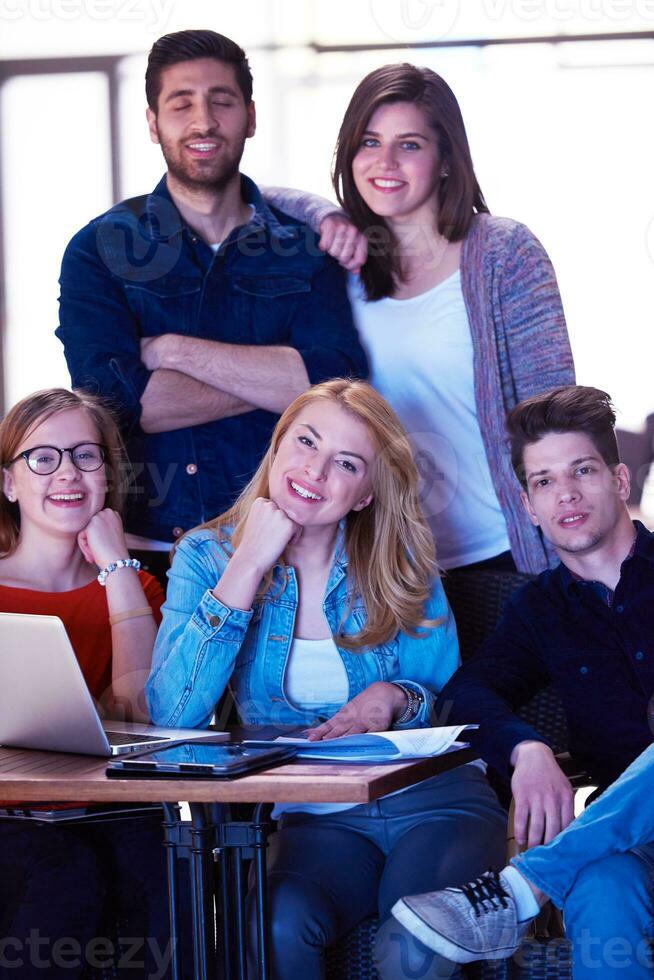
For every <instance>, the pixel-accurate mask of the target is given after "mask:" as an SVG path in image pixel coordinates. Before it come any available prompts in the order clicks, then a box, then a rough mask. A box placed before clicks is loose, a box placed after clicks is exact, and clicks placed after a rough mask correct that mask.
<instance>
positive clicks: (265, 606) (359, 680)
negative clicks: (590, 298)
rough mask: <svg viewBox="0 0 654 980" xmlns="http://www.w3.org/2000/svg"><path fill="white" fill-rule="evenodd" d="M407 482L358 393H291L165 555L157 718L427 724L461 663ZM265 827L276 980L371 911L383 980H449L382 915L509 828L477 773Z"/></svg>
mask: <svg viewBox="0 0 654 980" xmlns="http://www.w3.org/2000/svg"><path fill="white" fill-rule="evenodd" d="M416 488H417V474H416V469H415V466H414V464H413V460H412V458H411V449H410V446H409V443H408V440H407V438H406V434H405V433H404V431H403V430H402V427H401V425H400V424H399V422H398V420H397V417H396V415H395V414H394V413H393V411H392V409H390V408H389V406H388V405H387V404H386V402H385V401H384V400H383V398H381V396H380V395H379V394H378V393H377V392H375V391H374V389H373V388H371V387H370V385H367V384H365V383H364V382H358V381H347V380H335V381H328V382H325V383H323V384H320V385H316V386H315V387H313V388H310V389H309V390H308V391H307V392H305V393H304V394H302V395H300V396H299V398H296V400H295V401H294V402H293V403H292V404H291V405H290V406H289V407H288V408H287V410H286V411H285V412H284V414H283V415H282V417H281V419H280V420H279V422H278V423H277V426H276V427H275V431H274V432H273V436H272V443H271V446H270V448H269V450H268V452H267V453H266V455H265V456H264V459H263V461H262V463H261V465H260V467H259V469H258V470H257V472H256V474H255V475H254V477H253V478H252V481H251V482H250V484H249V485H248V486H247V487H246V488H245V490H244V491H243V493H242V494H241V497H240V498H239V499H238V500H237V501H236V503H235V504H234V506H233V507H232V508H231V509H230V510H229V511H228V512H227V513H226V514H223V515H222V516H221V517H218V518H216V520H214V521H211V522H209V523H208V524H206V525H204V526H203V527H200V528H198V529H196V530H195V531H192V532H190V533H189V534H187V535H186V536H185V537H184V538H183V539H182V540H181V542H180V543H179V544H178V546H177V550H176V553H175V558H174V560H173V564H172V568H171V570H170V572H169V584H168V592H167V598H166V603H165V605H164V607H163V623H162V626H161V630H160V632H159V636H158V637H157V643H156V646H155V652H154V657H153V670H152V675H151V677H150V680H149V681H148V685H147V694H148V703H149V705H150V710H151V713H152V717H153V720H154V721H155V722H157V723H162V724H167V725H179V726H183V725H191V726H206V725H207V724H208V722H209V720H210V718H211V716H212V714H213V712H214V709H215V706H216V703H217V702H218V701H219V699H220V698H221V697H222V695H223V693H224V691H225V689H226V688H227V687H228V686H229V688H230V690H231V692H232V694H233V696H234V699H235V702H236V706H237V709H238V712H239V717H240V720H241V721H242V722H243V723H244V724H247V725H268V724H280V725H306V726H308V725H312V724H313V725H316V726H317V727H315V728H314V730H313V732H312V733H311V735H310V737H311V738H313V739H321V738H332V737H335V736H338V735H344V734H349V733H354V732H365V731H384V730H387V729H390V728H393V727H397V728H418V727H421V726H425V725H429V724H430V720H429V719H430V708H431V704H432V702H433V700H434V698H435V696H436V694H437V693H438V691H440V689H441V688H442V686H443V684H444V683H445V681H446V680H447V678H448V677H449V676H450V675H451V674H452V673H453V671H454V670H455V669H456V667H457V665H458V663H459V657H458V644H457V638H456V627H455V625H454V622H453V619H452V614H451V612H450V610H449V608H448V605H447V600H446V599H445V595H444V592H443V588H442V585H441V583H440V581H439V579H438V576H437V575H436V573H435V564H434V547H433V541H432V537H431V534H430V533H429V529H428V527H427V525H426V523H425V521H424V518H423V516H422V514H421V511H420V507H419V504H418V499H417V493H416ZM324 719H327V720H324ZM273 816H274V817H275V818H276V819H278V821H279V823H278V828H279V829H278V832H277V833H276V834H274V835H273V836H272V838H271V842H270V846H269V849H268V854H269V858H268V872H269V889H270V906H269V910H270V911H269V915H270V923H271V932H272V963H273V976H274V978H275V980H300V978H301V980H319V978H321V977H323V976H324V949H325V946H327V945H329V944H330V943H331V942H333V941H334V940H335V939H337V938H338V937H339V936H341V935H343V934H344V933H345V932H347V931H348V930H349V929H351V928H352V927H353V926H354V925H356V923H357V922H359V921H360V920H361V919H363V918H365V917H366V916H368V915H371V914H374V913H378V914H379V916H380V919H381V922H382V927H381V928H380V933H379V941H378V943H377V948H376V958H377V966H378V970H379V972H380V974H381V976H382V977H383V978H384V980H400V978H404V977H406V976H407V975H412V976H421V977H423V980H430V978H435V977H449V976H450V975H451V974H452V971H453V969H454V967H453V966H452V964H450V963H447V962H446V961H444V960H442V959H441V958H440V957H438V956H436V957H434V956H432V955H431V954H430V953H429V952H428V951H425V950H424V948H422V949H420V948H417V947H416V945H415V943H414V941H413V940H411V939H410V937H409V936H408V934H404V933H403V932H402V929H401V928H400V927H399V926H397V925H396V924H395V923H393V922H391V920H390V919H389V913H390V908H391V906H392V905H393V903H394V902H395V901H396V897H400V896H402V895H404V894H406V893H407V891H410V887H409V884H410V882H414V883H415V882H418V881H420V882H423V883H424V884H425V885H428V886H429V887H431V888H433V887H434V882H435V881H437V882H440V883H441V885H440V886H439V887H442V886H443V885H444V884H454V883H455V882H458V881H467V880H468V879H467V878H466V877H465V873H464V869H470V868H472V867H477V868H482V869H483V868H486V867H488V866H489V864H492V865H494V864H495V862H496V861H497V860H498V859H499V860H502V853H503V851H504V838H505V834H506V815H505V814H504V813H503V811H502V810H501V809H500V807H499V804H498V803H497V800H496V798H495V796H494V794H493V792H492V790H491V789H490V787H489V786H488V784H487V783H486V780H485V778H484V775H483V774H482V772H480V770H479V768H477V767H476V766H475V765H464V766H459V767H458V768H456V769H453V770H451V771H449V772H446V773H442V774H441V775H439V776H436V777H434V778H432V779H428V780H426V781H424V782H422V783H419V784H418V785H417V786H413V787H410V788H409V789H406V790H404V791H402V792H400V793H394V794H391V795H390V796H388V797H385V798H383V799H382V800H379V801H377V802H376V803H373V804H370V805H359V806H355V805H349V804H310V803H301V802H300V803H293V804H290V803H289V804H283V805H277V806H276V807H275V810H274V811H273ZM430 883H431V884H430ZM416 890H417V889H416V888H415V887H414V891H416ZM418 968H419V969H420V971H421V972H416V970H417V969H418ZM405 969H408V970H409V974H407V973H406V972H405ZM411 971H413V972H411Z"/></svg>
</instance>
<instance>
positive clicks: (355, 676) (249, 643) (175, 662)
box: [146, 530, 459, 728]
mask: <svg viewBox="0 0 654 980" xmlns="http://www.w3.org/2000/svg"><path fill="white" fill-rule="evenodd" d="M228 559H229V553H228V550H226V547H225V545H223V544H221V543H219V541H218V538H217V536H216V533H215V532H214V531H210V530H200V531H194V532H193V533H192V534H189V535H188V536H187V537H185V538H184V540H183V541H182V542H181V543H180V545H179V547H178V548H177V552H176V554H175V559H174V561H173V565H172V568H171V569H170V571H169V573H168V575H169V584H168V591H167V596H166V602H165V603H164V606H163V608H162V613H163V622H162V624H161V627H160V629H159V635H158V636H157V642H156V645H155V649H154V654H153V661H152V672H151V674H150V678H149V680H148V682H147V685H146V696H147V701H148V707H149V710H150V714H151V717H152V720H153V721H154V722H155V723H156V724H159V725H170V726H178V727H180V726H184V727H191V728H193V727H198V728H199V727H204V726H206V725H207V724H208V723H209V721H210V719H211V716H212V714H213V711H214V708H215V706H216V703H217V702H218V701H219V699H220V697H221V696H222V694H223V692H224V691H225V688H226V687H227V685H229V687H230V689H231V692H232V694H233V696H234V699H235V701H236V705H237V708H238V712H239V717H240V718H241V720H242V721H243V722H244V723H246V724H252V725H269V724H278V725H293V724H297V725H299V724H309V723H311V721H313V720H314V716H311V715H308V714H307V713H306V712H305V711H300V710H298V709H297V708H295V707H294V706H293V705H292V704H291V703H289V701H288V700H287V698H286V696H285V693H284V671H285V667H286V661H287V658H288V654H289V650H290V646H291V642H292V639H293V629H294V623H295V613H296V610H297V579H296V576H295V571H294V569H293V568H292V567H287V569H286V572H287V575H288V581H287V583H286V587H285V589H284V590H283V592H281V594H280V588H281V583H282V582H283V574H284V573H283V569H282V568H281V566H276V567H275V578H274V581H273V584H272V586H271V588H270V590H269V591H268V592H266V593H265V594H264V596H263V597H262V599H261V601H260V602H257V603H256V604H255V606H254V608H253V609H250V610H248V611H247V612H243V611H241V610H238V609H229V608H228V607H227V606H225V605H224V604H223V603H222V602H219V601H218V599H216V598H215V597H214V596H213V595H212V591H211V590H212V589H213V588H214V587H215V585H216V583H217V581H218V579H219V578H220V575H221V574H222V571H223V570H224V568H225V565H226V564H227V561H228ZM349 601H350V593H349V591H348V583H347V556H346V554H345V551H344V548H343V542H342V535H339V540H338V543H337V547H336V551H335V556H334V561H333V563H332V568H331V572H330V574H329V578H328V581H327V588H326V591H325V597H324V599H323V610H324V613H325V616H326V618H327V622H328V623H329V626H330V628H331V630H332V633H333V634H334V636H336V635H337V633H338V631H339V627H341V620H342V617H343V615H344V613H345V611H346V610H347V608H348V605H349ZM425 614H426V617H427V618H430V619H432V618H433V619H436V618H438V617H443V620H442V622H441V624H440V625H438V626H436V627H435V628H433V629H429V630H425V631H423V633H424V636H422V637H411V636H409V635H407V634H405V633H398V634H397V635H396V636H395V637H394V638H393V639H392V640H390V641H389V642H388V643H385V644H384V645H383V646H380V647H375V648H374V649H372V650H367V651H365V652H364V653H351V652H349V651H347V650H343V649H340V648H339V653H340V655H341V657H342V658H343V664H344V666H345V670H346V672H347V677H348V682H349V694H348V700H351V699H352V698H353V697H354V696H355V695H357V694H359V693H360V692H361V691H363V690H364V688H366V687H368V685H369V684H372V683H373V682H374V681H393V680H397V681H402V683H403V684H406V685H408V686H412V687H414V688H415V689H419V690H420V691H421V693H422V694H423V697H424V704H423V707H422V708H421V711H420V714H419V716H418V717H417V718H415V719H413V720H412V721H411V722H410V724H409V726H407V727H412V728H417V727H420V726H425V725H428V724H429V723H430V713H431V707H432V704H433V701H434V698H435V695H436V694H437V693H438V691H440V689H441V688H442V687H443V685H444V684H445V682H446V681H447V680H448V678H449V677H450V676H451V675H452V673H453V672H454V670H456V668H457V666H458V664H459V646H458V641H457V635H456V625H455V623H454V617H453V616H452V613H451V611H450V608H449V606H448V604H447V599H446V598H445V593H444V591H443V587H442V585H441V583H440V581H439V580H438V579H436V580H435V581H434V586H433V591H432V595H431V599H430V601H429V603H428V606H427V609H426V610H425ZM365 615H366V614H365V610H364V608H363V604H362V602H361V599H360V598H359V597H357V596H355V598H354V601H353V603H352V607H351V611H350V613H349V615H348V616H347V618H346V620H345V622H344V624H343V627H342V628H343V630H344V632H346V633H356V632H358V630H359V629H360V628H361V626H362V625H363V623H364V621H365ZM341 706H342V705H340V704H335V705H333V704H325V705H324V706H322V707H321V708H320V710H319V711H318V714H324V715H331V714H333V713H334V712H335V711H337V710H338V708H340V707H341Z"/></svg>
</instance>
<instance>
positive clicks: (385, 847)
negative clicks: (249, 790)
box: [268, 766, 506, 980]
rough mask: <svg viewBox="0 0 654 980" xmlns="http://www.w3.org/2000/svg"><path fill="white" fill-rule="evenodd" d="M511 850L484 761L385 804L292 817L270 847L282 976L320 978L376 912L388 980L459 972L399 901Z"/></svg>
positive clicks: (382, 971)
mask: <svg viewBox="0 0 654 980" xmlns="http://www.w3.org/2000/svg"><path fill="white" fill-rule="evenodd" d="M505 847H506V813H505V812H504V811H503V810H502V809H501V808H500V806H499V804H498V802H497V798H496V796H495V794H494V793H493V791H492V790H491V789H490V787H489V786H488V784H487V782H486V780H485V778H484V777H483V775H482V773H481V772H480V771H479V769H477V768H476V767H474V766H461V767H459V768H457V769H453V770H452V771H451V772H446V773H443V774H442V775H440V776H437V777H434V778H433V779H429V780H426V781H425V782H423V783H419V784H418V785H417V786H414V787H411V788H410V789H408V790H406V791H405V792H403V793H398V794H392V795H391V796H387V797H384V798H383V799H381V800H378V801H377V802H376V803H370V804H362V805H360V806H356V807H352V808H351V809H349V810H344V811H341V812H337V813H332V814H324V815H315V814H309V813H289V814H287V815H285V816H282V818H281V820H280V822H279V830H278V832H277V833H276V834H273V835H272V836H271V838H270V844H269V848H268V852H269V853H268V880H269V896H270V907H269V914H270V923H271V934H272V935H271V942H272V950H271V953H272V976H273V980H320V978H322V977H323V976H324V950H325V947H326V946H329V945H330V944H331V943H333V942H335V941H336V940H337V939H338V938H339V937H340V936H343V935H344V934H345V933H347V932H349V931H350V929H352V928H354V926H356V925H357V923H358V922H360V921H361V920H362V919H365V918H366V917H367V916H370V915H378V916H379V919H380V927H379V932H378V934H377V941H376V944H375V965H376V967H377V970H378V972H379V975H380V977H381V978H382V980H405V978H409V977H412V978H415V980H418V978H420V980H435V978H440V977H450V976H452V975H453V973H454V972H455V967H454V966H453V964H451V963H448V962H447V961H445V960H443V959H442V958H441V957H439V956H438V955H436V954H435V953H431V952H430V951H429V950H427V949H425V947H424V946H422V944H421V943H418V942H417V941H416V940H414V939H413V937H412V936H410V935H409V934H408V933H407V932H406V931H405V930H404V929H403V927H402V926H400V925H399V923H397V922H396V921H395V920H394V919H392V918H391V917H390V910H391V907H392V906H393V905H394V903H395V902H396V901H397V900H398V899H399V898H401V897H402V896H403V895H407V894H409V895H410V894H416V893H420V892H426V891H433V890H435V889H439V888H445V887H447V886H448V885H462V884H465V882H467V881H469V880H470V879H471V878H474V877H476V876H477V875H479V874H481V872H482V871H485V870H486V869H487V868H488V866H489V865H495V866H496V867H502V865H503V864H504V853H505Z"/></svg>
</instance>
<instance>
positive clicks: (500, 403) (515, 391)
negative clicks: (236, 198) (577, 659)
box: [264, 187, 575, 574]
mask: <svg viewBox="0 0 654 980" xmlns="http://www.w3.org/2000/svg"><path fill="white" fill-rule="evenodd" d="M264 195H265V198H266V200H267V201H268V202H269V203H270V204H272V205H273V206H274V207H276V208H280V209H281V210H282V211H286V212H287V213H288V214H290V215H291V216H292V217H294V218H296V219H297V220H300V221H304V222H306V223H307V224H308V225H310V227H311V228H313V229H314V230H315V231H318V230H319V228H320V223H321V221H322V220H323V219H324V218H325V217H326V216H327V215H328V214H333V213H334V211H337V210H338V208H337V207H336V205H334V204H332V203H331V201H327V200H325V198H323V197H318V196H317V195H314V194H308V193H306V192H305V191H297V190H291V189H289V188H282V187H266V188H264ZM461 286H462V289H463V298H464V301H465V306H466V311H467V313H468V319H469V321H470V331H471V334H472V344H473V366H474V379H475V398H476V402H477V418H478V420H479V428H480V430H481V437H482V440H483V443H484V448H485V450H486V456H487V457H488V465H489V467H490V472H491V477H492V479H493V485H494V487H495V492H496V493H497V497H498V500H499V502H500V506H501V508H502V512H503V514H504V517H505V519H506V524H507V529H508V534H509V541H510V543H511V552H512V554H513V559H514V561H515V563H516V565H517V567H518V570H519V571H521V572H530V573H532V574H537V573H538V572H542V571H543V570H544V569H545V568H547V567H548V565H550V566H553V565H556V564H557V563H558V559H557V557H556V554H555V553H554V550H553V549H552V548H551V547H550V546H549V545H548V544H547V543H546V542H545V541H544V540H543V537H542V535H541V533H540V530H539V529H538V528H536V527H534V526H533V524H532V523H531V521H530V520H529V518H528V517H527V514H526V513H525V510H524V508H523V506H522V504H521V503H520V485H519V483H518V481H517V479H516V477H515V474H514V473H513V469H512V467H511V456H510V452H509V446H508V439H507V432H506V425H505V418H506V414H507V412H509V411H510V410H511V409H512V408H513V407H514V406H515V405H517V404H518V402H519V401H522V399H523V398H529V396H530V395H536V394H538V393H539V392H541V391H548V390H549V389H550V388H556V387H557V386H559V385H567V384H574V381H575V373H574V364H573V360H572V352H571V350H570V341H569V339H568V332H567V329H566V325H565V317H564V315H563V306H562V304H561V296H560V295H559V288H558V285H557V282H556V276H555V274H554V269H553V267H552V263H551V262H550V260H549V257H548V255H547V252H546V251H545V249H544V248H543V246H542V245H541V244H540V242H539V241H538V239H537V238H536V237H535V236H534V235H532V233H531V232H530V231H529V229H528V228H527V227H526V226H525V225H521V224H520V223H519V222H517V221H512V220H511V219H510V218H496V217H495V216H494V215H490V214H478V215H475V217H474V218H473V221H472V224H471V227H470V230H469V231H468V234H467V235H466V238H465V240H464V242H463V249H462V252H461Z"/></svg>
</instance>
